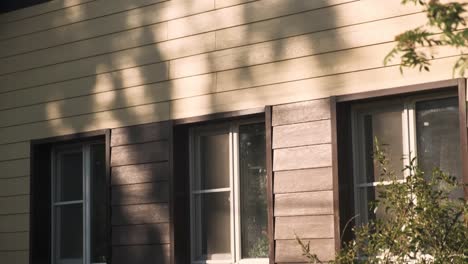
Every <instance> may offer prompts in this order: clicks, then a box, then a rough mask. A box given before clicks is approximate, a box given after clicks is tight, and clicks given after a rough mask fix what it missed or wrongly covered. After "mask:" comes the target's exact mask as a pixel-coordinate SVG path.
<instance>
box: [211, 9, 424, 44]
mask: <svg viewBox="0 0 468 264" xmlns="http://www.w3.org/2000/svg"><path fill="white" fill-rule="evenodd" d="M311 2H313V1H311ZM420 10H421V8H420V7H417V6H414V5H405V6H404V5H401V3H400V2H399V1H388V2H386V3H385V5H383V4H382V3H381V2H380V1H375V0H362V1H355V2H351V3H349V4H343V5H337V6H334V7H331V8H325V9H319V10H314V11H310V12H305V13H300V14H297V15H292V16H285V17H280V18H277V19H272V20H267V21H262V22H258V23H252V24H247V25H243V26H238V27H233V28H228V29H223V30H220V31H218V32H216V39H217V42H216V47H217V48H218V49H226V48H231V47H236V46H240V45H246V44H251V43H258V42H262V41H267V40H272V39H277V38H284V37H291V36H296V35H300V34H304V33H311V32H316V31H322V30H329V29H334V28H338V27H344V26H349V25H355V24H359V23H365V22H370V21H375V20H379V19H385V18H390V17H396V16H402V15H405V14H411V13H415V12H419V11H420ZM356 14H359V15H356ZM311 21H313V23H311ZM285 25H287V26H288V30H279V29H281V28H284V26H285ZM412 25H413V24H412ZM405 28H406V26H405Z"/></svg>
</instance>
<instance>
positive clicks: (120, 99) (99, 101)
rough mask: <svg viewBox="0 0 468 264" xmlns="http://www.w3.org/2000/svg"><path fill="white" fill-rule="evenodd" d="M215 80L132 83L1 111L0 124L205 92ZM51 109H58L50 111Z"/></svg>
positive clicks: (205, 77)
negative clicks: (89, 93)
mask: <svg viewBox="0 0 468 264" xmlns="http://www.w3.org/2000/svg"><path fill="white" fill-rule="evenodd" d="M214 80H215V79H214V75H213V74H211V75H210V74H207V75H198V76H193V77H188V78H183V79H177V80H173V81H169V82H161V83H154V84H149V85H143V86H135V87H131V88H128V89H121V90H113V91H109V92H103V93H98V94H93V95H89V96H83V97H76V98H71V99H67V100H61V101H56V102H50V103H47V104H39V105H33V106H29V107H23V108H14V109H11V110H4V111H0V120H1V126H11V125H18V124H25V123H29V122H37V121H43V120H50V119H56V118H64V117H70V116H74V115H82V114H90V113H93V112H100V111H108V110H112V109H118V108H125V107H132V106H138V105H144V104H150V103H157V102H163V101H167V100H174V99H180V98H184V97H191V96H198V95H203V94H208V93H211V92H213V91H214V85H215V83H214ZM188 88H189V89H188ZM51 109H58V110H59V111H56V110H53V111H51Z"/></svg>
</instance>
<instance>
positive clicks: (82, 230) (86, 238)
mask: <svg viewBox="0 0 468 264" xmlns="http://www.w3.org/2000/svg"><path fill="white" fill-rule="evenodd" d="M51 184H52V188H51V190H52V193H51V201H52V203H51V214H52V216H51V222H52V225H51V226H52V230H51V232H52V235H51V238H52V239H51V244H52V247H51V250H52V252H51V253H52V254H51V255H52V263H54V264H88V263H106V262H107V257H106V256H107V239H108V238H107V231H106V221H107V216H106V214H107V213H106V212H107V208H106V202H105V201H106V200H107V199H106V196H105V195H106V185H107V183H106V155H105V145H104V144H103V143H101V142H90V143H84V144H68V145H60V146H54V147H53V148H52V179H51Z"/></svg>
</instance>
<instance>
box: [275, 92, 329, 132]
mask: <svg viewBox="0 0 468 264" xmlns="http://www.w3.org/2000/svg"><path fill="white" fill-rule="evenodd" d="M330 111H331V108H330V100H329V99H328V98H326V99H320V100H313V101H305V102H298V103H291V104H285V105H277V106H274V107H273V119H272V123H273V126H278V125H287V124H295V123H302V122H310V121H318V120H323V119H330V118H331V114H330Z"/></svg>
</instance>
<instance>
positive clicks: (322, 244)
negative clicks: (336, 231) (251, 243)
mask: <svg viewBox="0 0 468 264" xmlns="http://www.w3.org/2000/svg"><path fill="white" fill-rule="evenodd" d="M303 242H304V243H306V244H307V243H310V251H311V252H312V253H315V254H317V256H318V257H319V259H320V260H322V261H327V260H331V259H332V258H333V257H334V255H335V241H334V240H333V239H307V238H304V239H303ZM275 260H276V262H305V261H307V259H306V258H305V257H303V256H302V250H301V247H300V245H299V244H298V243H297V241H296V240H276V259H275Z"/></svg>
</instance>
